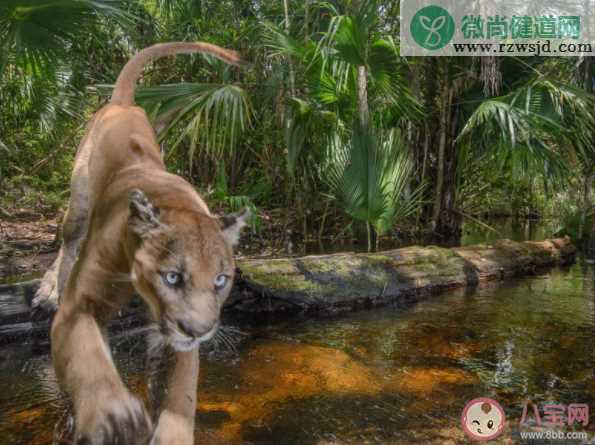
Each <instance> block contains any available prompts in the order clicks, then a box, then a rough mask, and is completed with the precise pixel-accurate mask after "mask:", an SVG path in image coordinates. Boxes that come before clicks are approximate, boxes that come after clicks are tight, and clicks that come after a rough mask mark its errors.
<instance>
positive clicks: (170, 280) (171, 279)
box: [163, 272, 182, 287]
mask: <svg viewBox="0 0 595 445" xmlns="http://www.w3.org/2000/svg"><path fill="white" fill-rule="evenodd" d="M163 278H164V280H165V283H166V284H168V285H169V286H174V287H175V286H179V285H180V284H182V275H181V274H179V273H177V272H166V273H165V274H164V276H163Z"/></svg>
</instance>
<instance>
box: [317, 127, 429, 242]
mask: <svg viewBox="0 0 595 445" xmlns="http://www.w3.org/2000/svg"><path fill="white" fill-rule="evenodd" d="M327 162H328V166H327V169H326V172H327V175H328V176H327V178H328V179H327V180H328V182H329V184H330V186H331V190H332V191H333V194H334V195H335V196H336V197H338V199H339V200H340V201H341V202H342V204H343V205H344V208H345V210H346V212H347V213H348V214H349V215H350V216H351V217H352V218H354V219H355V220H359V221H362V222H364V223H365V224H366V228H367V238H368V251H371V250H372V247H373V241H372V239H373V237H374V234H376V235H383V234H384V233H386V232H387V231H389V230H390V229H391V228H392V226H393V222H394V221H395V219H404V218H406V217H408V216H410V215H411V214H413V213H414V212H415V211H416V209H417V207H418V206H419V200H420V197H421V192H422V187H419V188H417V189H416V190H414V191H412V192H411V193H407V188H408V186H409V183H410V181H411V176H412V173H413V163H412V162H411V160H410V158H409V155H408V154H407V152H406V148H405V146H404V144H403V143H402V140H401V137H400V134H399V132H398V130H389V131H387V132H385V134H383V135H382V136H381V137H377V136H376V135H375V134H374V132H373V131H372V130H371V129H370V128H369V127H364V126H362V125H361V124H359V123H357V124H356V125H355V128H354V129H353V131H352V132H351V135H350V138H349V139H348V140H347V141H343V140H342V138H341V136H340V135H339V134H335V137H334V138H333V140H332V142H331V144H330V146H329V147H328V155H327ZM372 229H373V230H374V232H375V233H373V232H372ZM376 240H378V238H377V237H376Z"/></svg>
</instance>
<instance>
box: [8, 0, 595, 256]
mask: <svg viewBox="0 0 595 445" xmlns="http://www.w3.org/2000/svg"><path fill="white" fill-rule="evenodd" d="M398 35H399V2H398V1H382V2H380V1H366V0H359V1H356V0H352V1H349V0H344V1H328V2H317V1H313V0H299V1H298V0H279V1H274V2H272V1H260V0H217V1H214V0H146V1H143V0H59V1H58V0H2V2H1V3H0V104H1V106H0V212H2V213H3V214H4V216H5V217H8V216H10V214H11V212H12V209H14V208H17V207H35V208H36V209H37V210H38V211H41V212H42V213H44V214H51V213H52V212H57V211H58V210H59V209H60V208H63V207H64V206H65V203H66V201H67V198H68V182H69V174H70V169H71V165H72V160H73V157H74V153H75V147H76V145H77V143H78V141H79V140H80V138H81V135H82V133H83V131H84V124H85V122H86V121H87V120H88V119H89V117H90V116H91V115H92V113H93V112H94V111H96V110H97V109H98V108H99V107H100V106H101V105H102V104H104V103H106V101H107V98H108V97H109V93H110V86H111V85H112V84H113V82H114V81H115V78H116V76H117V74H118V72H119V71H120V69H121V68H122V67H123V65H124V64H125V62H126V61H127V60H128V59H129V58H130V57H131V55H133V54H134V53H135V52H136V51H138V50H139V49H142V48H143V47H146V46H149V45H151V44H152V43H156V42H164V41H176V40H186V41H191V40H204V41H208V42H212V43H216V44H219V45H221V46H225V47H229V48H234V49H236V50H238V51H240V52H241V54H242V55H243V57H244V58H245V60H246V61H248V62H250V65H249V66H247V67H242V68H236V67H228V66H225V65H224V64H222V63H221V62H219V61H217V60H214V59H212V58H209V57H202V56H178V57H176V58H168V59H163V60H160V61H158V62H156V63H155V64H153V65H152V66H149V67H147V69H146V71H145V75H144V76H143V79H142V81H141V85H142V87H140V88H139V89H138V91H137V101H138V103H139V104H141V105H142V106H143V107H144V108H145V109H146V110H147V112H148V113H149V115H150V116H151V118H152V119H153V120H154V123H155V128H156V129H157V131H158V134H159V138H160V141H162V142H163V148H164V156H165V158H166V160H167V165H168V168H170V169H171V170H172V171H174V172H176V173H179V174H181V175H183V176H184V177H186V178H187V179H188V180H190V181H191V182H192V183H193V184H195V185H196V187H197V188H198V189H199V191H200V192H201V193H202V194H203V195H204V196H205V197H206V199H207V200H208V201H209V203H210V205H212V206H213V207H214V208H215V209H218V210H224V209H225V210H229V209H231V210H235V209H237V208H239V207H242V206H245V205H248V206H251V207H253V208H254V209H255V210H256V215H257V217H256V218H255V219H254V221H253V236H254V237H255V238H258V237H260V238H262V239H266V240H268V241H271V240H273V241H274V240H280V241H279V242H282V240H283V239H285V241H287V238H288V237H296V236H302V237H305V238H314V239H316V238H330V239H333V240H334V239H338V238H351V237H354V238H358V239H360V240H362V242H363V243H367V244H368V245H369V247H370V248H373V246H374V245H375V243H376V241H377V240H378V238H379V236H383V235H386V236H392V237H400V238H403V237H415V238H421V237H423V238H428V237H430V238H432V239H433V240H434V241H441V242H452V241H453V240H454V241H456V239H457V238H458V237H459V235H460V228H461V224H462V222H463V221H468V222H471V223H473V224H478V225H485V224H486V223H487V224H488V225H489V224H490V218H491V217H493V216H496V215H507V216H514V217H516V218H524V217H527V216H541V217H544V218H553V219H554V220H555V221H556V224H557V226H556V230H555V231H561V232H563V231H567V232H570V233H572V234H573V235H574V236H576V237H579V238H580V237H585V236H586V235H588V234H590V233H591V219H592V218H591V213H592V200H591V187H592V182H593V173H594V163H595V154H594V135H595V132H594V130H595V112H594V107H593V105H594V103H595V97H594V96H593V82H594V68H593V65H594V64H593V60H592V57H567V58H554V57H550V58H541V57H531V58H512V57H503V58H492V57H481V58H470V57H459V58H454V57H434V58H433V57H426V58H402V57H400V56H399V49H398V47H399V40H398ZM288 234H291V235H288ZM274 242H276V241H274Z"/></svg>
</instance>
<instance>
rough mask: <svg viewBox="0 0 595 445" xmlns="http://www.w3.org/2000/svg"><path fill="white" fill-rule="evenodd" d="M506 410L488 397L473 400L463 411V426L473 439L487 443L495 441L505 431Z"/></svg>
mask: <svg viewBox="0 0 595 445" xmlns="http://www.w3.org/2000/svg"><path fill="white" fill-rule="evenodd" d="M505 422H506V419H505V417H504V410H503V409H502V407H501V406H500V404H499V403H498V402H496V401H495V400H492V399H488V398H487V397H480V398H478V399H473V400H471V401H470V402H469V403H467V405H465V409H463V414H462V415H461V424H462V426H463V430H464V431H465V433H466V434H467V436H469V437H470V438H471V439H474V440H478V441H480V442H485V441H487V440H491V439H495V438H496V437H498V436H499V435H500V434H502V431H503V430H504V423H505Z"/></svg>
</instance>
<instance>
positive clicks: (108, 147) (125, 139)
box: [36, 43, 245, 445]
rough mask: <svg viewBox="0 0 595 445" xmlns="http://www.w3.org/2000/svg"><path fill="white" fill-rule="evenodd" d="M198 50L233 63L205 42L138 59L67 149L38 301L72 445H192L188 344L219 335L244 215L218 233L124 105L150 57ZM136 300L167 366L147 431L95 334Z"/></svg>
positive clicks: (140, 114) (136, 111)
mask: <svg viewBox="0 0 595 445" xmlns="http://www.w3.org/2000/svg"><path fill="white" fill-rule="evenodd" d="M205 50H206V51H208V52H211V53H213V54H215V55H217V56H218V57H221V58H222V59H224V60H227V61H232V62H237V61H238V58H237V55H236V54H235V53H233V52H230V51H227V50H224V49H222V48H218V47H215V46H214V45H209V44H205V43H190V44H187V43H171V44H161V45H155V46H154V47H150V48H147V49H145V50H143V51H141V52H140V53H139V55H137V56H136V57H135V58H133V59H132V60H131V61H130V62H129V63H128V64H127V66H126V67H125V68H124V69H123V70H122V74H121V75H120V76H119V78H118V82H117V84H116V87H115V90H114V95H113V99H112V103H111V104H109V105H107V106H105V107H104V108H103V109H101V110H100V111H99V112H97V114H96V115H95V116H94V117H93V119H92V120H91V122H90V123H89V125H88V127H87V132H86V135H85V137H84V138H83V140H82V142H81V144H80V146H79V149H78V152H77V157H76V160H75V166H74V171H73V175H72V183H71V186H72V193H71V198H70V203H69V208H68V212H67V215H66V217H65V222H64V245H63V246H62V249H61V251H60V254H59V257H58V260H57V261H56V264H55V265H54V266H53V267H52V269H50V270H49V271H48V273H47V274H46V276H45V277H44V280H43V284H42V286H41V287H40V290H39V292H38V295H37V298H36V303H37V304H41V303H44V302H45V303H47V302H48V301H50V302H51V300H52V299H53V300H54V302H56V301H55V300H56V298H57V296H60V305H59V308H58V311H57V314H56V316H55V318H54V321H53V324H52V330H51V339H52V359H53V363H54V367H55V369H56V375H57V377H58V380H59V382H60V385H61V387H62V388H63V389H64V390H65V391H66V393H67V394H68V395H69V396H70V397H71V398H72V401H73V405H74V410H75V424H76V427H75V436H76V437H75V443H81V444H82V443H85V444H86V443H89V444H93V445H96V444H112V443H119V444H127V445H133V444H145V443H148V442H149V441H151V443H154V444H179V445H185V444H192V442H193V439H192V438H193V428H194V415H195V404H196V394H195V393H196V381H197V375H198V352H197V349H198V344H199V343H200V342H201V341H203V340H204V339H207V338H209V337H210V336H211V335H212V334H213V332H214V331H215V330H216V329H217V326H218V320H219V313H220V308H221V306H222V304H223V302H224V301H225V299H226V298H227V295H228V294H229V291H230V288H231V281H232V278H233V274H234V268H235V266H234V259H233V253H232V244H233V241H231V240H233V239H235V238H236V237H237V233H238V231H239V229H240V228H241V226H242V225H244V224H245V222H244V220H245V215H244V216H243V217H241V218H232V221H231V223H230V224H229V225H228V227H225V228H223V226H222V222H221V221H220V220H219V219H218V218H215V217H214V216H213V215H211V213H210V212H209V209H208V208H207V206H206V204H205V202H204V201H203V200H202V199H201V197H200V196H199V195H198V194H197V193H196V191H195V189H194V187H193V186H192V185H190V184H189V183H188V182H186V181H185V180H184V179H182V178H180V177H178V176H176V175H173V174H171V173H168V172H167V171H166V170H165V166H164V164H163V161H162V159H161V156H160V151H159V146H158V144H157V140H156V137H155V133H154V131H153V129H152V127H151V125H150V123H149V120H148V119H147V116H146V114H145V113H144V111H143V110H142V109H141V108H138V107H135V106H133V105H132V100H133V97H134V88H133V85H134V81H135V80H136V78H137V77H138V76H139V75H140V73H141V70H142V66H143V65H144V64H145V63H147V62H148V61H149V60H152V59H153V58H155V57H160V56H164V55H168V54H177V53H180V52H196V51H205ZM170 271H173V272H176V273H178V272H179V276H180V277H183V281H182V282H183V284H184V285H183V288H180V287H172V286H171V284H168V281H167V280H166V278H165V277H166V276H168V275H167V274H166V272H170ZM221 275H225V276H227V277H229V280H227V281H225V280H224V282H225V283H226V285H225V286H224V287H222V288H220V287H216V286H215V285H214V283H215V282H218V281H217V280H219V279H220V278H221ZM123 277H124V278H125V279H124V280H123ZM135 291H136V292H138V293H139V294H140V295H141V297H142V298H143V299H144V300H145V302H146V303H147V305H148V307H149V309H150V312H151V315H152V317H153V319H154V321H155V323H156V325H157V326H158V327H159V328H160V330H161V333H162V335H163V338H164V339H166V340H167V342H169V344H170V346H171V347H172V348H173V349H174V351H175V352H174V354H175V358H176V362H175V364H174V366H173V369H172V370H171V376H170V378H169V380H168V390H167V397H166V398H165V402H164V404H163V406H162V412H161V415H160V417H159V420H158V424H157V426H156V428H155V433H154V434H153V427H152V424H151V420H150V417H149V416H148V414H147V412H146V410H145V408H144V406H143V404H142V402H141V401H140V400H139V399H137V398H136V397H135V396H133V395H132V394H131V393H130V392H129V391H128V389H127V388H126V387H125V385H124V384H123V383H122V381H121V379H120V377H119V375H118V372H117V370H116V368H115V366H114V364H113V361H112V358H111V355H110V351H109V348H108V346H107V345H106V342H105V339H104V338H103V333H102V328H101V326H102V325H104V324H105V322H107V321H108V320H110V319H111V318H112V317H113V316H114V315H115V314H117V312H118V311H119V310H121V309H122V308H123V307H124V306H125V305H126V304H127V303H128V302H129V300H130V298H131V297H132V295H133V294H134V292H135Z"/></svg>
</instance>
